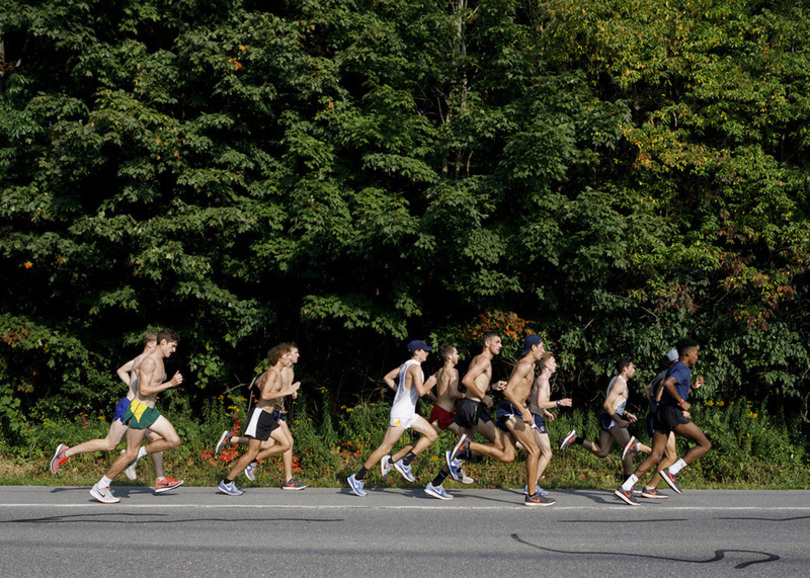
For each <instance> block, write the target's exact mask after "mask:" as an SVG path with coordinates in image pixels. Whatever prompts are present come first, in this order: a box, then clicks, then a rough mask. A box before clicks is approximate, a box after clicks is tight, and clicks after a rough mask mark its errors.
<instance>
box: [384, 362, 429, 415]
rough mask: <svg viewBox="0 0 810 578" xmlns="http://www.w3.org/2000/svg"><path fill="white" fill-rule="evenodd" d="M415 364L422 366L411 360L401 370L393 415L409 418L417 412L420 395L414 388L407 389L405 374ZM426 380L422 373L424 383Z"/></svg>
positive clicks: (392, 408)
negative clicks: (417, 401)
mask: <svg viewBox="0 0 810 578" xmlns="http://www.w3.org/2000/svg"><path fill="white" fill-rule="evenodd" d="M414 363H415V364H416V365H420V364H419V362H418V361H416V360H415V359H409V360H408V361H406V362H405V363H403V364H402V369H400V370H399V386H398V387H397V394H396V396H394V403H393V405H392V406H391V415H397V416H409V415H413V413H414V412H415V411H416V400H418V399H419V393H418V392H417V391H416V388H415V387H413V386H411V388H410V389H406V388H405V372H406V371H408V368H409V367H410V366H411V365H413V364H414ZM424 379H425V374H424V373H422V380H423V381H424Z"/></svg>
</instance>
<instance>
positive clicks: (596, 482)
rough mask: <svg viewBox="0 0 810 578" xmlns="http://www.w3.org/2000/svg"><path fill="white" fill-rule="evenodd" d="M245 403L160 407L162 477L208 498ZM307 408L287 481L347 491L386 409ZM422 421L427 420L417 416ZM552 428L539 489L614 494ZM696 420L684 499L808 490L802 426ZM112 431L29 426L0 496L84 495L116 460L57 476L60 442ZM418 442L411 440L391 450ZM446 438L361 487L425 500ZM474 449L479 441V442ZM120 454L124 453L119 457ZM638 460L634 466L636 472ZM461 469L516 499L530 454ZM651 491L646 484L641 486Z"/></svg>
mask: <svg viewBox="0 0 810 578" xmlns="http://www.w3.org/2000/svg"><path fill="white" fill-rule="evenodd" d="M246 403H247V402H246V400H244V399H242V398H233V397H227V396H223V397H220V398H217V399H213V400H211V401H210V403H208V404H206V406H205V407H204V408H203V411H202V412H201V413H200V414H199V415H197V416H195V415H192V413H191V411H190V410H189V408H188V407H187V406H186V405H185V404H184V403H183V400H182V399H179V398H173V399H171V400H169V402H168V403H166V404H165V407H164V408H163V409H164V414H165V415H166V417H167V418H168V419H169V420H170V421H171V422H172V423H173V425H174V426H175V428H176V429H177V431H178V434H179V435H180V438H181V439H182V440H183V444H182V445H181V446H180V447H179V448H175V449H173V450H170V451H168V452H166V454H165V456H164V470H165V472H166V474H167V475H168V476H171V477H173V478H177V479H180V478H182V479H185V484H186V485H188V486H203V487H204V486H209V487H212V488H213V487H215V486H216V485H217V484H218V482H219V480H220V479H221V477H222V476H223V475H225V474H226V473H227V472H228V471H229V470H230V469H231V468H232V467H233V463H234V460H235V459H237V458H238V456H239V455H240V452H241V451H242V450H241V449H240V448H228V449H227V450H226V451H224V452H222V453H221V454H219V455H215V454H214V452H213V450H214V445H215V444H216V441H217V439H219V436H220V435H221V433H222V432H223V431H224V430H226V429H227V430H229V431H232V432H234V433H241V430H242V423H243V421H244V419H245V417H246V411H245V407H246ZM304 408H305V403H304V401H303V400H299V401H298V402H296V403H295V404H294V408H293V411H292V412H291V414H290V416H289V417H290V421H289V422H288V423H289V426H290V429H291V431H292V433H293V437H294V439H295V445H294V455H295V457H294V461H293V470H294V475H295V476H296V477H297V478H299V479H300V480H302V481H304V482H305V483H307V484H308V485H309V486H310V487H323V488H334V487H343V486H345V484H346V478H347V477H348V476H350V475H351V474H352V473H354V472H356V471H357V469H358V468H360V466H361V465H362V463H363V461H364V460H365V459H366V458H367V457H368V455H369V454H370V453H371V452H372V451H373V450H374V449H375V448H376V447H377V445H379V443H380V442H381V441H382V438H383V435H384V433H385V429H386V427H387V424H388V412H389V410H390V405H389V404H387V403H380V402H378V403H365V402H360V403H358V404H357V405H355V406H353V407H341V408H340V409H339V410H337V412H336V413H335V414H332V415H327V416H320V419H316V420H313V418H311V417H309V416H307V415H306V413H305V410H304ZM422 411H425V412H426V411H427V409H425V408H424V407H423V408H422ZM557 415H558V417H557V419H556V420H554V421H553V422H552V423H550V424H547V427H548V429H549V435H550V438H551V446H552V451H553V454H554V455H553V457H552V459H551V463H550V464H549V466H548V468H547V469H546V472H545V474H544V475H543V477H542V478H541V479H540V485H541V486H542V487H544V488H546V489H600V490H612V489H614V488H615V487H616V486H617V485H619V484H620V483H621V482H622V481H623V479H622V478H623V476H622V471H621V463H620V459H619V457H620V452H621V448H618V447H616V446H615V445H614V446H613V449H612V452H611V454H610V455H609V456H608V457H607V458H606V459H599V458H597V457H596V456H594V455H593V454H591V453H590V452H588V451H586V450H584V449H583V448H582V447H580V446H571V447H569V448H566V449H565V450H562V451H560V450H559V443H560V440H561V439H562V437H563V436H564V435H565V434H566V433H567V432H568V431H569V430H570V429H576V430H577V431H578V432H579V433H580V434H581V435H583V436H585V437H586V438H587V439H591V440H596V439H598V436H599V426H598V423H597V419H596V413H595V412H591V411H585V410H582V409H576V410H573V411H559V412H557ZM693 420H694V421H695V423H697V424H699V425H700V426H701V427H703V428H704V429H706V431H707V435H708V437H709V439H710V440H711V441H712V443H713V448H712V450H711V451H710V452H709V453H708V454H707V455H706V456H704V458H703V459H701V460H699V461H698V462H696V463H694V464H692V465H691V466H690V467H689V468H687V469H685V470H684V471H683V474H682V476H681V483H682V485H683V486H684V488H687V489H810V471H809V470H808V467H807V466H808V463H807V462H808V455H807V452H806V448H807V441H806V439H805V438H804V436H803V434H802V433H801V432H802V428H801V423H795V424H786V423H782V422H781V421H780V420H779V419H774V418H773V417H772V416H769V415H768V414H767V412H766V411H765V410H764V409H763V408H761V407H755V406H754V405H753V404H752V403H750V402H745V401H739V402H736V403H728V404H725V403H722V402H714V403H710V402H707V403H704V404H702V405H700V406H696V407H695V408H694V409H693ZM108 425H109V424H108V422H107V421H106V420H105V418H104V416H103V415H100V416H87V415H82V416H78V417H76V418H73V419H68V418H53V419H49V420H44V422H43V423H41V424H38V426H37V427H32V424H28V429H27V431H28V435H26V436H23V437H21V438H19V439H14V440H7V439H0V485H67V486H91V485H92V484H94V483H95V482H96V481H98V479H99V478H100V477H101V475H102V474H103V473H104V472H105V471H106V469H107V468H108V467H109V466H110V464H111V463H112V462H113V460H114V459H115V458H116V457H117V452H93V453H88V454H82V455H78V456H75V457H73V458H71V459H70V460H69V461H68V462H67V463H66V464H65V465H63V466H62V468H61V469H60V471H59V473H58V474H57V475H55V476H54V475H53V474H51V472H50V469H49V464H50V459H51V456H52V454H53V451H54V449H55V447H56V445H57V444H58V443H66V444H68V445H71V446H72V445H76V444H78V443H81V442H83V441H87V440H89V439H93V438H97V437H104V436H106V434H107V429H108ZM632 433H633V434H634V435H636V436H637V437H638V438H639V439H640V440H641V441H642V442H644V443H647V444H649V443H650V440H649V436H648V435H647V432H646V428H645V426H644V425H643V422H642V420H640V422H639V423H638V424H635V425H634V426H632ZM412 439H414V440H415V438H414V437H413V433H412V432H406V433H405V435H404V436H403V438H402V440H401V442H400V444H398V445H397V446H396V447H395V448H394V451H396V450H397V449H399V448H400V447H402V445H404V444H405V443H408V442H409V441H411V440H412ZM453 441H454V438H453V436H452V434H450V433H449V432H442V434H441V435H440V437H439V440H438V441H437V442H436V443H435V444H433V445H432V446H431V447H429V448H428V449H427V450H426V451H425V452H423V453H422V454H421V455H419V456H418V457H417V458H416V460H415V461H414V462H413V468H414V470H413V471H414V475H415V476H416V477H417V481H416V482H414V483H409V482H407V481H405V480H404V479H403V478H402V477H401V476H399V474H397V473H396V472H395V471H392V472H391V473H390V474H389V476H388V480H383V479H382V477H381V475H380V470H379V467H377V466H375V467H374V468H372V469H371V470H370V471H369V474H368V475H367V477H366V486H367V487H369V488H378V487H398V488H413V489H422V488H424V487H425V485H426V484H427V483H428V482H429V481H431V480H432V479H433V477H434V476H435V475H436V474H437V473H438V471H439V469H440V468H441V467H442V464H443V463H444V452H445V450H447V449H449V448H450V447H451V446H452V444H453ZM479 441H482V442H483V441H486V440H483V439H480V440H479ZM123 447H124V444H123V443H121V444H120V445H119V448H123ZM687 448H688V444H687V442H686V441H685V440H683V439H679V440H678V451H679V455H683V453H684V452H685V451H686V450H687ZM642 459H643V455H636V464H638V463H640V462H641V460H642ZM149 462H150V460H149V459H148V458H147V459H143V460H141V461H140V462H139V464H138V479H137V480H136V481H134V482H133V481H130V480H128V479H127V478H126V477H124V476H120V477H119V478H117V479H116V481H115V484H116V485H130V486H132V485H135V486H152V485H153V484H154V472H153V468H152V466H151V464H150V463H149ZM464 469H465V470H466V472H467V474H468V475H469V476H471V477H472V478H474V479H475V483H474V484H472V485H470V486H466V485H464V484H460V483H456V482H453V481H452V480H449V479H448V480H447V481H446V482H445V484H446V487H447V488H450V489H462V488H510V489H520V490H521V491H522V489H523V486H524V484H525V483H526V465H525V454H524V453H523V452H522V451H518V453H517V457H516V459H515V461H514V462H513V463H508V464H503V463H500V462H498V461H496V460H491V459H489V458H482V459H474V460H470V461H467V462H465V464H464ZM256 474H257V475H256V480H255V481H254V482H250V481H248V480H247V479H246V478H244V476H241V477H240V478H239V479H238V483H239V485H240V487H273V486H279V487H280V486H281V484H282V483H283V479H282V478H283V468H282V461H281V458H280V457H272V458H270V459H268V460H267V461H266V463H262V464H260V465H259V468H258V469H257V472H256ZM644 481H646V480H642V483H643V482H644Z"/></svg>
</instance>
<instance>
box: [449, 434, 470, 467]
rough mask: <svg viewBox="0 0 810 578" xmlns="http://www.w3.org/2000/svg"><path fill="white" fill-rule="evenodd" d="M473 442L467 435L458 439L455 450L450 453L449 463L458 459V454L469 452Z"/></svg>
mask: <svg viewBox="0 0 810 578" xmlns="http://www.w3.org/2000/svg"><path fill="white" fill-rule="evenodd" d="M471 441H472V440H471V439H470V436H468V435H467V434H463V435H462V436H461V437H460V438H458V441H457V442H456V445H454V446H453V449H452V450H451V451H450V459H449V460H448V461H450V462H452V461H453V460H455V459H456V458H457V457H458V454H460V453H462V452H463V451H465V450H467V449H468V448H469V447H470V442H471Z"/></svg>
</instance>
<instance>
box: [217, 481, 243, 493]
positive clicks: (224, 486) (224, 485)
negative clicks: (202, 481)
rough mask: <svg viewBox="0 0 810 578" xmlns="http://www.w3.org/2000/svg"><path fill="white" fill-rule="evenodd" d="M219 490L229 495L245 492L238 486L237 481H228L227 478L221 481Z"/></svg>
mask: <svg viewBox="0 0 810 578" xmlns="http://www.w3.org/2000/svg"><path fill="white" fill-rule="evenodd" d="M219 491H220V492H222V493H223V494H228V495H229V496H241V495H242V494H244V493H245V492H243V491H242V490H240V489H239V488H237V487H236V482H226V481H225V480H222V481H221V482H220V483H219Z"/></svg>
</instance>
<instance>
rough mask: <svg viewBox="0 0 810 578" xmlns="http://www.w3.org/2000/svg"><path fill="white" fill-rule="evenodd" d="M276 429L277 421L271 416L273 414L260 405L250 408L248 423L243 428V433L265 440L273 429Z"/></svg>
mask: <svg viewBox="0 0 810 578" xmlns="http://www.w3.org/2000/svg"><path fill="white" fill-rule="evenodd" d="M275 429H278V422H277V421H276V419H275V418H274V417H273V414H272V413H270V412H267V411H264V410H263V409H262V408H260V407H254V408H253V409H252V410H250V417H249V418H248V424H247V427H246V428H245V435H246V436H247V437H249V438H254V439H257V440H261V441H263V442H264V441H267V440H268V439H269V438H270V434H271V433H273V430H275Z"/></svg>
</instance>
